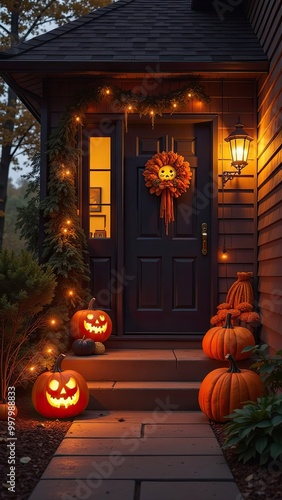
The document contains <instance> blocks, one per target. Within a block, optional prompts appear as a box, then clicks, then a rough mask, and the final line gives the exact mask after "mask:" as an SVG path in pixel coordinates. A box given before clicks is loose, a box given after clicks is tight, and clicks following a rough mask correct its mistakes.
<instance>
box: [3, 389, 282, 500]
mask: <svg viewBox="0 0 282 500" xmlns="http://www.w3.org/2000/svg"><path fill="white" fill-rule="evenodd" d="M16 404H17V407H18V410H19V415H18V417H17V419H16V437H17V441H16V493H13V492H11V491H9V490H8V487H9V484H8V483H7V479H8V477H7V472H8V467H9V465H8V456H9V449H8V448H7V444H8V441H7V422H1V421H0V491H1V494H0V497H1V498H3V499H16V500H27V499H28V498H29V496H30V494H31V492H32V491H33V489H34V488H35V486H36V484H37V483H38V481H39V479H40V477H41V475H42V474H43V472H44V470H45V469H46V467H47V465H48V463H49V462H50V460H51V459H52V457H53V455H54V453H55V451H56V449H57V448H58V446H59V444H60V443H61V441H62V440H63V438H64V436H65V434H66V432H67V431H68V429H69V427H70V425H71V423H72V421H71V420H46V419H45V418H44V417H41V416H40V415H38V414H37V412H36V411H35V410H34V408H33V406H32V403H31V397H30V390H26V391H23V390H20V391H17V396H16ZM211 427H212V429H213V431H214V433H215V435H216V437H217V439H218V442H219V444H220V445H222V443H223V429H224V426H223V424H215V423H213V422H211ZM224 455H225V458H226V461H227V463H228V465H229V467H230V469H231V471H232V473H233V476H234V478H235V481H236V483H237V485H238V488H239V489H240V491H241V493H242V498H238V499H236V500H243V499H246V500H256V499H260V500H278V499H281V498H282V457H281V461H277V462H275V463H271V464H270V465H268V466H265V467H259V465H258V464H257V463H253V464H247V465H243V464H241V463H238V462H237V460H236V456H234V454H233V453H232V452H231V451H230V450H227V451H224ZM29 459H30V460H29ZM207 500H209V499H207ZM232 500H233V499H232ZM234 500H235V499H234Z"/></svg>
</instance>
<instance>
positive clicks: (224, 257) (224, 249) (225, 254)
mask: <svg viewBox="0 0 282 500" xmlns="http://www.w3.org/2000/svg"><path fill="white" fill-rule="evenodd" d="M221 258H222V259H223V260H226V259H227V258H228V255H227V250H226V248H225V247H224V248H223V249H222V254H221Z"/></svg>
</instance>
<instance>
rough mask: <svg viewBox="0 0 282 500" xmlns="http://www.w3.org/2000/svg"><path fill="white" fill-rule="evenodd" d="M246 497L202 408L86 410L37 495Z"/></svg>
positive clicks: (66, 499) (168, 499) (121, 499)
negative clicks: (242, 493) (190, 410)
mask: <svg viewBox="0 0 282 500" xmlns="http://www.w3.org/2000/svg"><path fill="white" fill-rule="evenodd" d="M50 499H52V500H76V499H77V500H78V499H80V500H86V499H90V500H96V499H97V500H98V499H99V500H111V499H114V500H172V499H177V500H188V499H190V500H214V499H215V500H226V499H228V500H241V499H242V496H241V494H240V491H239V490H238V488H237V485H236V484H235V482H234V479H233V476H232V473H231V471H230V469H229V467H228V465H227V463H226V461H225V459H224V456H223V454H222V451H221V449H220V447H219V445H218V443H217V440H216V438H215V436H214V434H213V431H212V429H211V427H210V425H209V423H208V420H207V419H206V417H205V416H204V415H203V414H202V413H201V412H188V411H172V409H171V405H170V404H169V401H166V402H163V401H161V400H159V401H156V409H155V410H154V411H128V410H124V411H122V410H120V411H99V410H98V411H89V410H88V411H85V412H84V413H83V414H81V415H80V416H79V417H77V418H76V419H75V421H74V422H73V424H72V425H71V427H70V429H69V431H68V433H67V434H66V436H65V438H64V440H63V441H62V443H61V444H60V446H59V448H58V449H57V451H56V453H55V455H54V457H53V459H52V460H51V462H50V463H49V465H48V467H47V469H46V470H45V472H44V474H43V476H42V478H41V480H40V481H39V483H38V484H37V486H36V488H35V490H34V491H33V493H32V494H31V496H30V497H29V500H50Z"/></svg>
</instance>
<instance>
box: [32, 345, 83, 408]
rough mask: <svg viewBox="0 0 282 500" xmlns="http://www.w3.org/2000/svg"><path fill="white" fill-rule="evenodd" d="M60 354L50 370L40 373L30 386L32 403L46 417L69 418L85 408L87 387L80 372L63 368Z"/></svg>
mask: <svg viewBox="0 0 282 500" xmlns="http://www.w3.org/2000/svg"><path fill="white" fill-rule="evenodd" d="M64 357H65V355H64V354H60V356H59V357H58V359H57V361H56V363H55V365H54V368H53V370H52V371H46V372H44V373H41V375H39V377H38V378H37V379H36V381H35V384H34V386H33V388H32V394H31V397H32V403H33V406H34V408H35V410H36V411H38V413H40V414H41V415H43V417H46V418H70V417H74V416H75V415H78V414H79V413H81V412H82V411H83V410H85V408H86V406H87V404H88V401H89V389H88V386H87V383H86V381H85V380H84V378H83V377H82V375H80V373H78V372H76V371H74V370H63V369H62V366H61V363H62V360H63V359H64Z"/></svg>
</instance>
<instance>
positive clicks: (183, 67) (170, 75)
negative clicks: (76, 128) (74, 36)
mask: <svg viewBox="0 0 282 500" xmlns="http://www.w3.org/2000/svg"><path fill="white" fill-rule="evenodd" d="M15 63H16V64H15ZM0 67H1V71H0V74H1V76H2V78H3V79H4V80H5V81H6V83H7V84H8V85H9V86H10V87H11V88H12V89H13V90H14V92H15V93H16V95H17V96H18V97H19V99H20V100H21V101H22V102H23V104H24V105H25V106H26V107H27V108H28V109H29V111H30V112H31V113H32V114H33V115H34V117H35V118H36V119H37V120H38V121H40V118H41V104H42V103H43V84H44V81H46V80H48V79H50V78H52V79H54V78H71V77H73V78H78V77H79V78H88V77H89V76H92V77H95V78H98V79H100V80H103V79H110V78H113V79H128V78H130V79H135V78H136V79H138V78H142V79H143V78H148V76H149V75H150V73H149V72H148V68H149V71H151V72H152V73H151V76H152V78H153V77H158V78H164V79H171V80H172V79H179V80H181V79H183V80H184V79H185V78H193V77H194V78H208V79H222V78H224V79H226V78H254V79H256V78H258V77H259V76H260V75H261V74H267V73H268V71H269V63H268V61H244V62H242V61H240V62H238V61H228V62H226V61H217V62H215V61H212V62H211V61H205V62H201V63H199V62H193V63H191V62H189V63H183V62H172V61H167V62H161V63H160V62H159V61H149V62H148V61H146V62H145V61H144V62H140V61H135V62H111V63H109V62H101V61H99V62H96V63H95V62H93V61H91V62H90V61H89V62H85V61H83V62H82V61H75V62H74V61H68V62H64V65H63V71H62V64H61V62H59V61H53V62H50V61H49V62H48V63H47V64H46V63H45V62H40V63H39V62H34V61H29V62H26V61H17V62H16V61H13V60H11V59H10V60H2V61H1V62H0Z"/></svg>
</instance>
